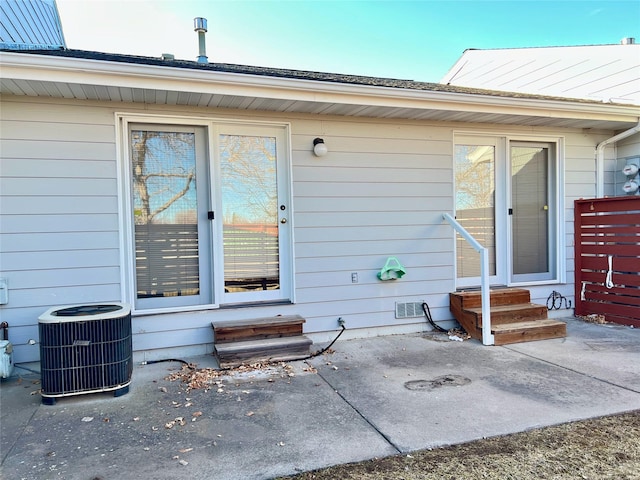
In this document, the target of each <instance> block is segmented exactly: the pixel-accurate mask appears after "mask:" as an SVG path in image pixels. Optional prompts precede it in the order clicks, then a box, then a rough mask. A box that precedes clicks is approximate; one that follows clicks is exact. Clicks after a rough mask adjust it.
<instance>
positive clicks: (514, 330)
mask: <svg viewBox="0 0 640 480" xmlns="http://www.w3.org/2000/svg"><path fill="white" fill-rule="evenodd" d="M491 333H493V338H494V344H495V345H507V344H510V343H521V342H532V341H535V340H549V339H551V338H564V337H566V336H567V324H566V323H564V322H560V321H558V320H553V319H550V318H547V319H544V320H532V321H528V322H515V323H509V324H504V325H496V326H495V327H494V326H493V325H492V326H491Z"/></svg>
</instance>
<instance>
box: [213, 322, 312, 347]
mask: <svg viewBox="0 0 640 480" xmlns="http://www.w3.org/2000/svg"><path fill="white" fill-rule="evenodd" d="M304 322H305V319H304V318H302V317H301V316H300V315H278V316H274V317H264V318H253V319H250V320H241V321H234V320H231V321H223V322H212V323H211V326H212V327H213V332H214V341H215V343H216V345H218V344H223V343H230V342H237V341H247V340H261V339H267V338H281V337H295V336H298V335H302V324H303V323H304Z"/></svg>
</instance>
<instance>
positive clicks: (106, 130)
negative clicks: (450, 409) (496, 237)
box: [0, 96, 613, 362]
mask: <svg viewBox="0 0 640 480" xmlns="http://www.w3.org/2000/svg"><path fill="white" fill-rule="evenodd" d="M117 112H127V113H131V114H149V113H152V114H153V113H155V114H162V115H163V116H171V115H177V116H183V117H186V116H193V117H200V118H202V119H207V120H208V119H212V118H215V119H223V120H224V119H229V120H239V121H243V120H247V121H251V120H253V121H265V122H274V123H281V124H282V123H288V124H290V129H291V143H292V145H291V152H292V185H293V204H292V208H291V210H290V213H289V215H291V214H292V215H293V226H294V230H293V238H294V253H295V255H294V257H293V258H294V265H293V270H294V271H295V284H296V291H295V295H296V303H295V304H292V305H270V306H261V307H252V308H225V309H220V310H206V311H199V312H182V313H173V314H165V315H149V316H136V317H134V320H133V331H134V338H133V342H134V350H135V351H136V352H140V351H142V350H156V351H158V352H160V351H167V349H170V348H174V347H185V348H186V347H193V348H194V349H196V350H191V351H192V352H194V351H198V350H197V349H200V350H199V351H201V353H205V351H210V348H211V344H212V342H213V333H212V329H211V321H215V320H217V319H225V320H236V319H238V320H240V319H247V318H256V317H263V316H269V315H278V314H283V315H285V314H299V315H301V316H303V317H304V318H306V319H307V323H306V324H305V332H307V333H313V332H329V333H327V336H329V335H333V332H334V331H336V329H337V328H338V327H337V318H338V317H343V318H345V319H346V320H347V326H348V327H349V329H350V330H353V331H356V332H357V329H358V328H364V327H392V328H397V327H403V326H404V327H406V329H412V330H413V331H419V330H420V329H422V328H424V325H425V322H424V319H422V318H413V319H411V318H410V319H402V320H399V319H396V318H395V303H396V302H420V301H422V300H425V301H427V302H428V303H429V305H430V307H431V312H432V314H433V316H434V319H435V320H436V321H442V320H450V319H451V318H452V316H451V313H450V312H449V306H448V294H449V292H450V291H451V290H452V289H453V288H454V279H455V271H454V256H453V233H452V230H451V228H450V227H449V226H448V225H446V224H443V223H442V217H441V214H442V212H444V211H447V212H451V211H452V210H453V171H452V154H453V132H454V131H461V130H471V131H474V132H477V131H478V130H481V131H482V132H484V133H486V134H493V135H511V134H514V135H515V134H518V135H521V136H525V135H542V136H556V137H557V136H563V137H564V139H565V171H564V172H563V173H564V178H565V193H566V199H565V229H566V235H567V242H566V245H567V246H566V250H567V252H566V253H567V258H568V263H567V270H568V272H567V284H565V285H553V286H541V287H536V288H535V289H533V290H532V293H533V295H534V297H536V298H537V300H538V301H541V303H544V301H545V299H546V297H547V296H548V294H549V293H550V292H551V290H552V289H553V290H560V291H561V293H562V294H563V295H567V296H570V297H572V291H573V286H572V279H573V260H572V259H573V243H572V241H571V240H570V239H571V236H572V231H573V200H574V199H575V198H580V197H584V198H586V197H589V196H593V195H594V194H595V160H594V148H595V145H596V144H597V143H598V141H602V140H603V139H605V138H608V137H609V136H612V134H613V133H612V132H606V131H605V132H598V133H597V134H586V133H584V132H583V131H581V130H576V129H573V130H571V129H567V130H562V129H549V128H533V127H515V126H507V125H478V124H476V125H466V124H463V123H443V122H440V123H438V122H432V123H427V122H420V121H402V120H390V119H366V118H359V119H353V118H346V117H338V116H333V117H332V116H326V117H325V116H319V115H310V114H309V115H306V114H305V115H302V114H277V113H267V112H247V111H242V112H234V111H229V110H225V111H217V110H212V109H208V108H201V109H200V108H195V107H194V108H192V107H179V106H158V105H145V106H144V107H143V106H141V105H136V104H124V103H123V104H106V103H101V102H94V101H82V102H81V101H76V102H72V101H67V100H63V99H57V100H46V99H40V98H29V97H19V98H18V97H11V96H9V97H3V98H2V109H1V112H0V115H1V117H0V119H1V124H0V140H1V142H2V144H1V150H0V152H1V155H2V157H1V159H0V162H1V163H0V177H1V178H0V277H3V278H7V279H8V281H9V303H8V304H7V305H2V306H0V315H1V316H2V319H3V320H4V321H7V322H8V323H9V325H10V329H9V335H10V340H11V341H12V343H14V345H15V346H16V348H15V357H14V360H15V361H16V362H24V361H31V360H36V359H37V358H38V356H39V351H38V347H37V346H30V345H28V344H27V342H28V340H29V339H30V338H32V339H35V340H38V331H37V323H38V316H39V315H41V314H42V313H43V312H44V311H45V310H47V309H48V308H50V307H52V306H57V305H65V304H76V303H91V302H114V301H121V300H122V298H121V297H122V290H123V286H122V285H121V283H120V278H121V275H122V271H121V267H120V264H121V261H122V258H123V252H122V250H121V248H120V232H119V225H120V212H119V204H120V199H119V197H118V183H119V180H118V166H117V159H116V151H117V148H116V133H115V132H116V125H115V122H116V115H115V114H116V113H117ZM316 137H322V138H324V139H325V142H326V144H327V147H328V149H329V153H328V154H327V155H326V156H325V157H322V158H318V157H315V156H314V155H313V153H312V142H313V139H314V138H316ZM389 256H396V257H397V258H398V259H399V260H400V262H401V263H402V264H403V265H404V266H405V268H406V270H407V274H406V275H405V276H404V277H403V278H402V279H401V280H400V281H395V282H381V281H379V280H378V279H377V277H376V274H377V273H378V272H379V270H380V269H381V268H382V266H383V265H384V263H385V262H386V260H387V258H388V257H389ZM352 273H357V274H358V280H359V281H358V283H352V282H351V274H352ZM150 355H151V354H150Z"/></svg>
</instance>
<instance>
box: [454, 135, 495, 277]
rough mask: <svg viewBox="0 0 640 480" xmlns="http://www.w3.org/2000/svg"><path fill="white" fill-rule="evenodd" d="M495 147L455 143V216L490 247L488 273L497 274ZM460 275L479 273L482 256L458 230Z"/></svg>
mask: <svg viewBox="0 0 640 480" xmlns="http://www.w3.org/2000/svg"><path fill="white" fill-rule="evenodd" d="M495 157H496V155H495V147H494V146H493V145H456V146H455V182H456V219H457V220H458V222H459V223H460V225H462V226H463V227H464V228H465V230H467V231H468V232H469V233H470V234H471V235H472V236H473V237H474V238H475V239H476V240H477V241H478V242H480V244H481V245H482V246H483V247H485V248H486V249H487V250H488V251H489V275H495V274H496V241H495V228H496V227H495V225H496V219H495V169H496V162H495ZM456 252H457V269H458V273H457V275H458V278H464V277H479V276H480V260H479V255H478V253H477V252H476V251H475V250H474V249H473V247H471V245H470V244H469V243H468V242H467V241H466V240H465V239H463V238H462V237H461V236H460V235H459V234H457V233H456Z"/></svg>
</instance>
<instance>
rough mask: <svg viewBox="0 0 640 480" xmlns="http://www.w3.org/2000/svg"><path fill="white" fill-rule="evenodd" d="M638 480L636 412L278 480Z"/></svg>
mask: <svg viewBox="0 0 640 480" xmlns="http://www.w3.org/2000/svg"><path fill="white" fill-rule="evenodd" d="M285 479H286V480H336V479H340V480H371V479H376V480H432V479H433V480H436V479H437V480H454V479H455V480H460V479H500V480H511V479H513V480H516V479H517V480H534V479H535V480H538V479H554V480H559V479H567V480H568V479H572V480H573V479H588V480H603V479H615V480H636V479H640V410H637V411H634V412H630V413H626V414H621V415H613V416H610V417H602V418H597V419H592V420H586V421H581V422H573V423H567V424H563V425H558V426H553V427H547V428H541V429H537V430H531V431H527V432H523V433H517V434H513V435H506V436H502V437H494V438H489V439H486V440H478V441H475V442H470V443H465V444H461V445H454V446H451V447H446V448H438V449H434V450H422V451H418V452H412V453H411V454H405V455H397V456H393V457H386V458H379V459H374V460H370V461H365V462H361V463H356V464H349V465H338V466H335V467H330V468H326V469H323V470H318V471H314V472H306V473H302V474H299V475H296V476H292V477H283V478H282V479H280V480H285Z"/></svg>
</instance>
